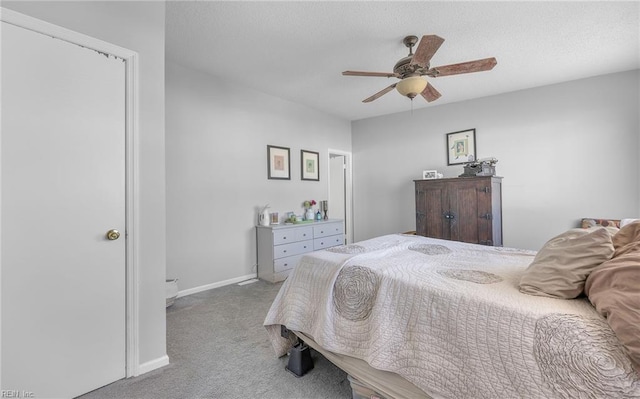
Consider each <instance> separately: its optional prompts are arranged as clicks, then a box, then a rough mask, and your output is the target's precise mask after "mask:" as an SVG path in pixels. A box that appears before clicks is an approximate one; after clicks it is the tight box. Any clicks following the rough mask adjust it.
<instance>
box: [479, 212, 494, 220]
mask: <svg viewBox="0 0 640 399" xmlns="http://www.w3.org/2000/svg"><path fill="white" fill-rule="evenodd" d="M480 218H481V219H487V220H491V219H493V215H492V214H490V213H485V214H484V215H480Z"/></svg>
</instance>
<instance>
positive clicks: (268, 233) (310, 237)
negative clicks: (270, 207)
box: [256, 219, 344, 283]
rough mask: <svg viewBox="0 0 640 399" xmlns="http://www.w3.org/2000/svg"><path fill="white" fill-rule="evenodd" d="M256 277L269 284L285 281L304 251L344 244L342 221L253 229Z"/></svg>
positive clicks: (257, 227) (331, 220) (330, 220)
mask: <svg viewBox="0 0 640 399" xmlns="http://www.w3.org/2000/svg"><path fill="white" fill-rule="evenodd" d="M256 236H257V241H258V278H260V279H262V280H266V281H269V282H272V283H276V282H278V281H282V280H284V279H286V278H287V276H288V275H289V273H291V270H293V268H294V267H295V266H296V265H297V264H298V261H299V260H300V258H302V256H303V255H304V254H305V253H307V252H312V251H317V250H320V249H325V248H330V247H335V246H337V245H343V244H344V228H343V223H342V220H340V219H329V220H326V221H325V220H323V221H319V222H313V223H302V224H281V225H271V226H256Z"/></svg>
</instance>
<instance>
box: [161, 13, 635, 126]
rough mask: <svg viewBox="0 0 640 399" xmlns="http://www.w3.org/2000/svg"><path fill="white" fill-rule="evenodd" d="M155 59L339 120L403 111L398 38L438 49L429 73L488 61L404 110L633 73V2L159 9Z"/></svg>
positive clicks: (443, 80) (439, 81)
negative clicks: (160, 36) (161, 47)
mask: <svg viewBox="0 0 640 399" xmlns="http://www.w3.org/2000/svg"><path fill="white" fill-rule="evenodd" d="M166 4H167V13H166V18H167V28H166V56H167V58H168V59H170V60H172V61H174V62H176V63H179V64H181V65H184V66H187V67H191V68H194V69H197V70H200V71H204V72H207V73H210V74H212V75H215V76H218V77H221V78H223V79H227V80H230V81H238V82H240V83H241V85H243V86H245V87H248V88H252V89H256V90H258V91H261V92H264V93H268V94H271V95H274V96H277V97H280V98H284V99H287V100H290V101H293V102H297V103H301V104H305V105H307V106H309V107H312V108H315V109H318V110H321V111H324V112H326V113H329V114H332V115H336V116H338V117H341V118H345V119H348V120H358V119H362V118H367V117H372V116H377V115H384V114H389V113H394V112H401V111H408V110H410V109H411V107H412V104H411V102H410V101H409V100H408V99H407V98H404V97H402V96H400V95H399V94H398V93H397V92H395V91H393V92H390V93H388V94H386V95H385V96H383V97H381V98H379V99H378V100H376V101H374V102H372V103H369V104H364V103H362V100H363V99H364V98H366V97H369V96H370V95H372V94H374V93H376V92H378V91H379V90H382V89H383V88H384V87H386V86H388V85H389V84H391V83H393V82H396V81H398V80H397V79H396V78H390V79H388V78H379V77H346V76H342V75H341V72H342V71H344V70H347V69H349V70H362V71H375V72H391V71H392V69H393V65H394V64H395V63H396V62H397V61H398V60H399V59H400V58H402V57H404V56H406V55H407V54H408V51H407V49H406V47H404V45H403V44H402V39H403V38H404V37H405V36H407V35H416V36H419V37H420V36H422V35H425V34H436V35H438V36H440V37H443V38H444V39H445V42H444V44H443V45H442V46H441V47H440V49H439V50H438V52H437V53H436V54H435V56H434V57H433V58H432V60H431V65H432V66H438V65H446V64H452V63H457V62H463V61H470V60H475V59H479V58H486V57H496V59H497V60H498V65H497V66H496V67H495V68H494V69H493V70H492V71H488V72H478V73H473V74H467V75H455V76H446V77H440V78H436V79H433V80H431V82H432V84H433V85H434V86H435V87H436V88H437V90H438V91H440V92H441V93H442V97H441V98H440V99H439V100H437V101H435V102H433V103H431V104H428V103H426V102H425V101H424V100H423V99H422V98H420V97H418V98H416V99H415V100H414V101H413V108H414V109H418V108H422V107H433V106H437V105H441V104H446V103H450V102H456V101H462V100H467V99H471V98H478V97H484V96H490V95H494V94H499V93H505V92H510V91H515V90H521V89H527V88H531V87H535V86H541V85H548V84H553V83H558V82H563V81H568V80H574V79H580V78H585V77H590V76H595V75H601V74H606V73H613V72H620V71H626V70H632V69H638V68H640V2H638V1H634V2H615V1H605V2H427V1H421V2H395V1H375V2H364V1H353V2H335V1H330V2H239V1H234V2H231V1H224V2H214V1H168V2H167V3H166Z"/></svg>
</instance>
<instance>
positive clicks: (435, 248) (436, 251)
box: [409, 244, 451, 255]
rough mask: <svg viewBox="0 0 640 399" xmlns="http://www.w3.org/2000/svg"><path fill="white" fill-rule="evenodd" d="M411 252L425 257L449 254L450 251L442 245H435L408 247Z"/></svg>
mask: <svg viewBox="0 0 640 399" xmlns="http://www.w3.org/2000/svg"><path fill="white" fill-rule="evenodd" d="M409 249H410V250H412V251H416V252H420V253H423V254H425V255H444V254H449V253H451V250H450V249H449V248H447V247H445V246H444V245H437V244H414V245H409Z"/></svg>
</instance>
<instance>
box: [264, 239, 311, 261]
mask: <svg viewBox="0 0 640 399" xmlns="http://www.w3.org/2000/svg"><path fill="white" fill-rule="evenodd" d="M311 251H313V241H311V240H307V241H299V242H292V243H291V244H282V245H275V246H274V247H273V258H274V259H278V258H284V257H287V256H293V255H298V254H303V253H306V252H311Z"/></svg>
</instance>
